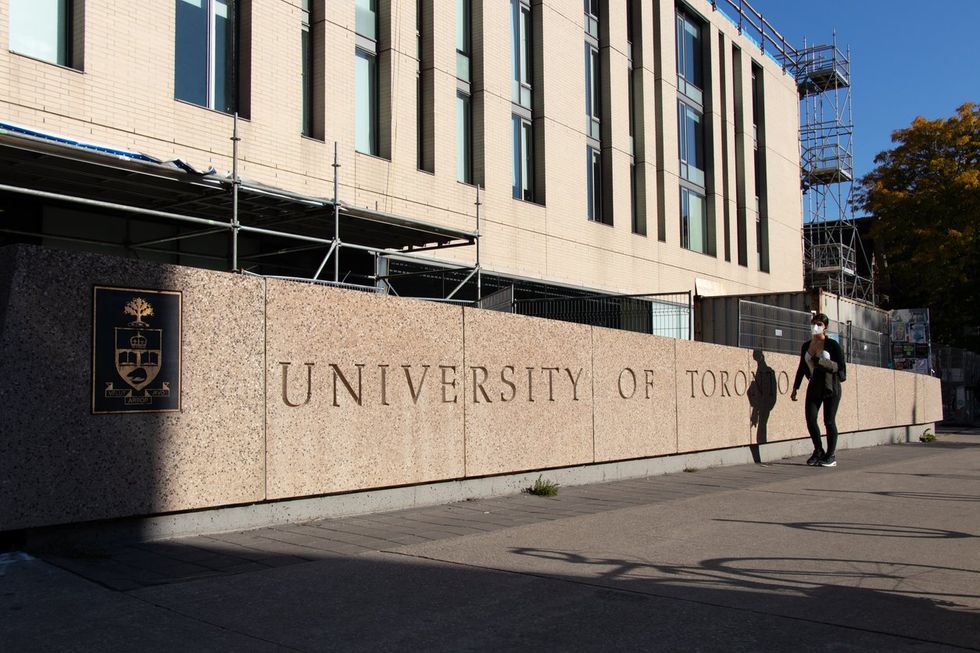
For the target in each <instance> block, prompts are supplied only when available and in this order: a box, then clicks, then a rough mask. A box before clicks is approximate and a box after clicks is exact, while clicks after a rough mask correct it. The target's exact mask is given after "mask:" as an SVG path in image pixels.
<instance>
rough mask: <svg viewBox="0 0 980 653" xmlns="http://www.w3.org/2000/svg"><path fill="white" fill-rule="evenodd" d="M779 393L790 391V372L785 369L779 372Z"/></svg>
mask: <svg viewBox="0 0 980 653" xmlns="http://www.w3.org/2000/svg"><path fill="white" fill-rule="evenodd" d="M783 379H786V383H785V384H783ZM776 383H777V386H778V389H779V394H781V395H784V394H786V393H787V392H789V373H788V372H786V371H785V370H783V371H782V372H780V373H779V379H778V380H777V381H776Z"/></svg>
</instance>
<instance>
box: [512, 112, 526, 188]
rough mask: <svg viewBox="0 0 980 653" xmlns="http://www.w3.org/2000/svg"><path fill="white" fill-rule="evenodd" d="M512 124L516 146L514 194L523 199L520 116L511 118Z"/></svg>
mask: <svg viewBox="0 0 980 653" xmlns="http://www.w3.org/2000/svg"><path fill="white" fill-rule="evenodd" d="M511 122H512V124H513V131H514V134H513V145H514V175H513V184H512V192H513V195H514V197H516V198H518V199H520V198H521V185H520V182H521V178H522V174H523V171H522V170H521V162H522V161H523V157H522V156H521V154H522V153H521V119H520V117H518V116H511Z"/></svg>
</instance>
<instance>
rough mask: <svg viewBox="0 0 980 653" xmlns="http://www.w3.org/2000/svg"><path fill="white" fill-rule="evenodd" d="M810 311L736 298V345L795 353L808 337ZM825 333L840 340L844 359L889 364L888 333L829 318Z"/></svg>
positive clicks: (884, 365)
mask: <svg viewBox="0 0 980 653" xmlns="http://www.w3.org/2000/svg"><path fill="white" fill-rule="evenodd" d="M812 317H813V314H812V313H808V312H806V311H795V310H792V309H789V308H782V307H780V306H769V305H768V304H760V303H758V302H753V301H749V300H746V299H742V300H739V302H738V346H739V347H747V348H749V349H763V350H765V351H775V352H780V353H783V354H794V355H795V354H798V353H799V352H800V346H801V345H802V344H803V342H805V341H806V340H808V339H809V338H810V319H811V318H812ZM827 335H828V336H830V337H831V338H833V339H834V340H836V341H837V342H839V343H840V345H841V347H842V348H843V349H844V356H845V359H846V360H847V362H849V363H857V364H858V365H870V366H873V367H888V364H889V359H888V354H889V340H888V334H885V333H881V332H879V331H874V330H872V329H865V328H862V327H858V326H854V325H853V324H850V323H845V324H841V323H839V322H831V324H830V328H829V329H828V330H827Z"/></svg>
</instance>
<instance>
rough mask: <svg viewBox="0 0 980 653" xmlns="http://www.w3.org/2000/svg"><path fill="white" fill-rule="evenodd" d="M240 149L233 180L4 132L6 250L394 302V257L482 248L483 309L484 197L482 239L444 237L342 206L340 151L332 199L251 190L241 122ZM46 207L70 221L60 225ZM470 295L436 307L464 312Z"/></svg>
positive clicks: (471, 272) (0, 131)
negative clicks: (55, 251) (218, 272)
mask: <svg viewBox="0 0 980 653" xmlns="http://www.w3.org/2000/svg"><path fill="white" fill-rule="evenodd" d="M230 141H231V148H230V149H231V160H232V170H231V173H230V174H229V175H221V174H218V173H217V172H216V171H214V170H213V169H209V170H206V171H199V170H195V169H193V168H192V167H191V166H189V165H187V164H186V163H184V162H182V161H180V160H174V161H160V160H158V159H155V158H153V157H150V156H147V155H145V154H141V153H138V152H131V151H127V150H121V149H116V148H112V147H109V146H103V145H96V144H93V143H86V142H81V141H76V140H72V139H68V138H66V137H62V136H58V135H56V134H50V133H47V132H42V131H39V130H36V129H31V128H27V127H21V126H18V125H13V124H10V123H0V178H2V179H3V182H4V183H0V214H4V217H5V219H4V220H3V221H2V223H0V244H2V243H4V242H30V243H36V244H46V243H49V242H50V243H58V244H61V245H63V246H67V247H71V248H78V249H83V250H94V251H100V252H108V253H117V254H122V255H125V256H135V257H140V258H143V257H147V258H150V259H151V260H157V261H159V262H165V263H166V262H170V263H177V264H190V265H194V266H197V267H208V268H214V269H225V270H230V271H233V272H237V273H241V274H246V275H252V276H262V277H266V278H280V279H290V280H298V281H306V282H312V283H317V284H325V285H333V286H338V287H343V288H347V289H353V290H363V291H368V292H377V293H387V292H392V293H394V294H397V292H394V289H393V286H392V282H391V280H390V279H388V278H386V276H385V274H384V272H383V271H384V269H385V261H386V259H387V257H389V256H392V255H395V254H397V255H399V256H407V257H417V256H418V254H419V253H421V252H427V251H432V250H443V249H447V248H453V247H461V246H473V245H475V246H476V252H475V262H474V263H473V264H465V263H460V264H458V265H456V266H455V267H456V269H458V270H461V271H464V272H465V273H466V275H467V276H466V279H467V280H470V279H476V296H477V299H479V296H480V292H481V284H480V279H481V265H480V247H479V223H480V205H481V201H480V188H479V187H477V188H476V191H475V193H476V202H475V206H476V209H475V222H476V225H475V226H476V228H475V229H473V230H466V229H458V228H450V227H443V226H440V225H434V224H430V223H426V222H421V221H419V220H414V219H410V218H406V217H402V216H397V215H392V214H389V213H385V212H382V211H378V210H377V209H374V210H372V209H369V208H367V207H359V206H355V205H352V204H350V203H347V202H344V201H342V200H341V199H340V197H339V195H340V170H341V166H340V163H339V157H338V153H337V146H336V144H335V145H334V155H333V164H332V166H331V167H332V168H333V180H332V182H333V197H332V198H322V197H314V196H309V195H302V194H298V193H294V192H291V191H286V190H283V189H280V188H273V187H270V186H265V185H262V184H258V183H255V182H251V181H248V180H245V179H243V178H242V177H241V176H240V174H239V164H240V160H241V156H240V153H239V142H240V141H241V138H240V136H239V131H238V116H237V115H235V116H234V121H233V125H232V133H231V136H230ZM5 207H6V208H5ZM44 207H53V208H56V209H57V210H59V211H61V212H62V213H64V214H65V215H67V216H68V218H67V219H65V220H62V221H60V222H59V221H58V220H52V219H50V218H49V217H46V215H47V212H46V210H45V208H44ZM342 256H343V261H342ZM418 260H419V261H420V262H421V261H424V259H422V258H418ZM330 268H332V269H330ZM461 286H462V284H461ZM458 290H459V289H458V288H457V289H455V290H453V291H452V292H449V293H447V294H446V295H444V296H440V297H433V298H431V299H435V300H440V301H454V300H455V298H456V293H457V292H458ZM426 299H429V298H428V297H426ZM470 301H471V300H468V301H465V302H462V301H461V302H460V303H470Z"/></svg>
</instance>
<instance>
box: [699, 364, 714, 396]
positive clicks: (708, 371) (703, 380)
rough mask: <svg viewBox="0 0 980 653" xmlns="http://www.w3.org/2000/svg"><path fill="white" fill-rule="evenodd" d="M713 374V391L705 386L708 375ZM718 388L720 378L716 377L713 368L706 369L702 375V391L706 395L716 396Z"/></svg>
mask: <svg viewBox="0 0 980 653" xmlns="http://www.w3.org/2000/svg"><path fill="white" fill-rule="evenodd" d="M709 374H710V375H711V392H708V389H707V388H706V387H705V381H706V380H707V379H708V375H709ZM717 389H718V380H717V379H716V378H715V373H714V372H712V371H711V370H705V371H704V374H702V375H701V392H702V393H703V394H704V396H705V397H714V396H715V390H717Z"/></svg>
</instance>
